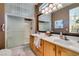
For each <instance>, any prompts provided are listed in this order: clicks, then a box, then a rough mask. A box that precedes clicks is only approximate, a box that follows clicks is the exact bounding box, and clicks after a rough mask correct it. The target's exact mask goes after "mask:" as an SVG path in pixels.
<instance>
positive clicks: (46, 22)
mask: <svg viewBox="0 0 79 59" xmlns="http://www.w3.org/2000/svg"><path fill="white" fill-rule="evenodd" d="M50 30H51V14H42V15H40V16H39V31H50Z"/></svg>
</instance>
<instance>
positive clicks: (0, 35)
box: [0, 3, 5, 49]
mask: <svg viewBox="0 0 79 59" xmlns="http://www.w3.org/2000/svg"><path fill="white" fill-rule="evenodd" d="M4 19H5V17H4V4H3V3H0V49H3V48H5V31H3V29H4Z"/></svg>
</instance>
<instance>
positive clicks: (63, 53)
mask: <svg viewBox="0 0 79 59" xmlns="http://www.w3.org/2000/svg"><path fill="white" fill-rule="evenodd" d="M56 51H57V52H56V55H57V56H79V54H78V53H76V52H73V51H71V50H68V49H66V48H63V47H59V46H56Z"/></svg>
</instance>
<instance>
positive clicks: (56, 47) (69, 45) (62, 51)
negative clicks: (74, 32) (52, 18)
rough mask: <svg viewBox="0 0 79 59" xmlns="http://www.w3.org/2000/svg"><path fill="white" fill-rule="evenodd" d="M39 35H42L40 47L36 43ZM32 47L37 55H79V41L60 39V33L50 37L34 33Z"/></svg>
mask: <svg viewBox="0 0 79 59" xmlns="http://www.w3.org/2000/svg"><path fill="white" fill-rule="evenodd" d="M37 35H38V37H41V39H40V47H39V48H37V47H36V46H35V44H34V40H35V37H36V36H37ZM69 38H71V37H69ZM30 47H31V49H32V51H33V52H34V53H35V54H36V55H37V56H79V43H76V42H74V41H66V40H63V39H59V37H58V35H52V36H50V37H48V36H44V35H40V34H32V35H30Z"/></svg>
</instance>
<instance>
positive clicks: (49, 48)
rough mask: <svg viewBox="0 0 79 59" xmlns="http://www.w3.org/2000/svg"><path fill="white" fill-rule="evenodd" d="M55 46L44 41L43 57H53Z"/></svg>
mask: <svg viewBox="0 0 79 59" xmlns="http://www.w3.org/2000/svg"><path fill="white" fill-rule="evenodd" d="M55 50H56V49H55V45H54V44H51V43H49V42H47V41H44V56H55V53H56V51H55Z"/></svg>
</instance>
